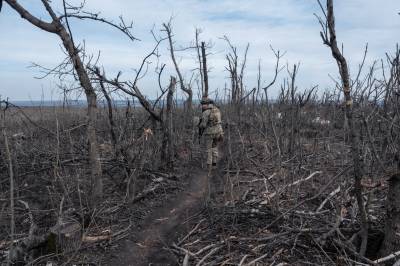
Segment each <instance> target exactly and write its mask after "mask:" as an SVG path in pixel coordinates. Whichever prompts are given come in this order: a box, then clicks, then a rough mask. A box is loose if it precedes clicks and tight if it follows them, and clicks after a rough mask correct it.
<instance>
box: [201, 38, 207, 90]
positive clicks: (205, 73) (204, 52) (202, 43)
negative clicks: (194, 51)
mask: <svg viewBox="0 0 400 266" xmlns="http://www.w3.org/2000/svg"><path fill="white" fill-rule="evenodd" d="M201 54H202V57H203V76H204V94H203V97H204V98H207V97H208V73H207V58H206V44H205V43H204V42H201Z"/></svg>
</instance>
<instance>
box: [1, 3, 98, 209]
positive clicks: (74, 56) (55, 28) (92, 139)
mask: <svg viewBox="0 0 400 266" xmlns="http://www.w3.org/2000/svg"><path fill="white" fill-rule="evenodd" d="M5 2H6V3H7V4H8V5H9V6H10V7H11V8H13V9H14V10H15V11H17V12H18V14H19V15H20V16H21V17H22V18H24V19H26V20H27V21H29V22H30V23H31V24H33V25H34V26H36V27H38V28H40V29H42V30H44V31H47V32H50V33H54V34H56V35H57V36H58V37H60V39H61V40H62V43H63V46H64V48H65V49H66V51H67V53H68V56H69V57H70V59H71V62H72V64H73V67H74V69H75V71H76V73H77V76H78V79H79V83H80V85H81V86H82V89H83V91H84V92H85V95H86V101H87V104H88V108H87V137H88V141H89V165H90V170H91V193H90V195H91V201H92V203H93V204H94V203H96V202H98V201H97V200H98V199H100V198H101V197H102V193H103V182H102V170H101V164H100V160H99V152H98V145H97V139H96V125H95V118H96V112H97V95H96V92H95V90H94V88H93V86H92V84H91V82H90V78H89V75H88V73H87V71H86V69H85V66H84V64H83V62H82V60H81V57H80V51H79V49H78V48H77V47H76V45H75V44H74V41H73V39H72V35H71V34H70V33H69V32H68V30H69V28H68V30H67V28H66V26H65V24H64V23H63V22H62V18H61V17H58V16H57V15H56V13H55V12H54V10H53V8H52V7H51V6H50V2H49V1H47V0H41V2H42V4H43V6H44V7H45V9H46V11H47V13H48V14H49V15H50V17H51V19H52V21H51V22H46V21H44V20H42V19H40V18H38V17H35V16H34V15H32V14H31V13H30V12H29V11H27V10H26V9H25V8H24V7H23V6H21V5H20V4H19V3H18V1H16V0H6V1H5ZM66 17H67V16H66V15H64V18H66ZM66 24H67V23H66ZM67 25H68V24H67Z"/></svg>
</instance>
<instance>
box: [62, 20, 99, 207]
mask: <svg viewBox="0 0 400 266" xmlns="http://www.w3.org/2000/svg"><path fill="white" fill-rule="evenodd" d="M58 35H59V36H60V38H61V39H62V41H63V44H64V47H65V49H66V50H67V51H68V54H69V56H70V58H71V60H72V62H73V65H74V68H75V70H76V73H77V74H78V78H79V82H80V84H81V86H82V88H83V90H84V92H85V95H86V101H87V104H88V109H87V136H88V141H89V164H90V172H91V191H90V192H91V193H90V195H91V201H92V205H95V203H96V202H98V200H99V199H100V198H101V197H102V195H103V180H102V171H101V164H100V158H99V151H98V145H97V138H96V123H95V120H96V113H97V95H96V92H95V91H94V89H93V87H92V84H91V83H90V79H89V76H88V74H87V72H86V70H85V68H84V66H83V63H82V61H81V58H80V57H79V54H78V50H77V49H76V47H75V46H74V44H73V42H72V40H71V36H70V35H69V34H68V33H67V31H66V30H65V28H64V27H63V26H62V25H61V24H60V26H59V32H58Z"/></svg>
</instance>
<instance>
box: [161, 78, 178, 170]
mask: <svg viewBox="0 0 400 266" xmlns="http://www.w3.org/2000/svg"><path fill="white" fill-rule="evenodd" d="M175 85H176V78H175V77H171V81H170V84H169V87H168V94H167V110H166V119H165V120H164V121H165V123H163V125H162V127H163V131H164V137H163V144H162V146H163V147H162V153H161V160H162V161H163V162H165V163H166V166H167V168H169V169H172V168H173V162H174V160H173V158H174V141H173V135H174V134H173V125H172V122H173V114H172V109H173V99H174V92H175Z"/></svg>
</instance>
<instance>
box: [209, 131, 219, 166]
mask: <svg viewBox="0 0 400 266" xmlns="http://www.w3.org/2000/svg"><path fill="white" fill-rule="evenodd" d="M205 139H206V149H207V165H211V164H216V163H217V161H218V143H219V142H220V134H210V135H206V136H205Z"/></svg>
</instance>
